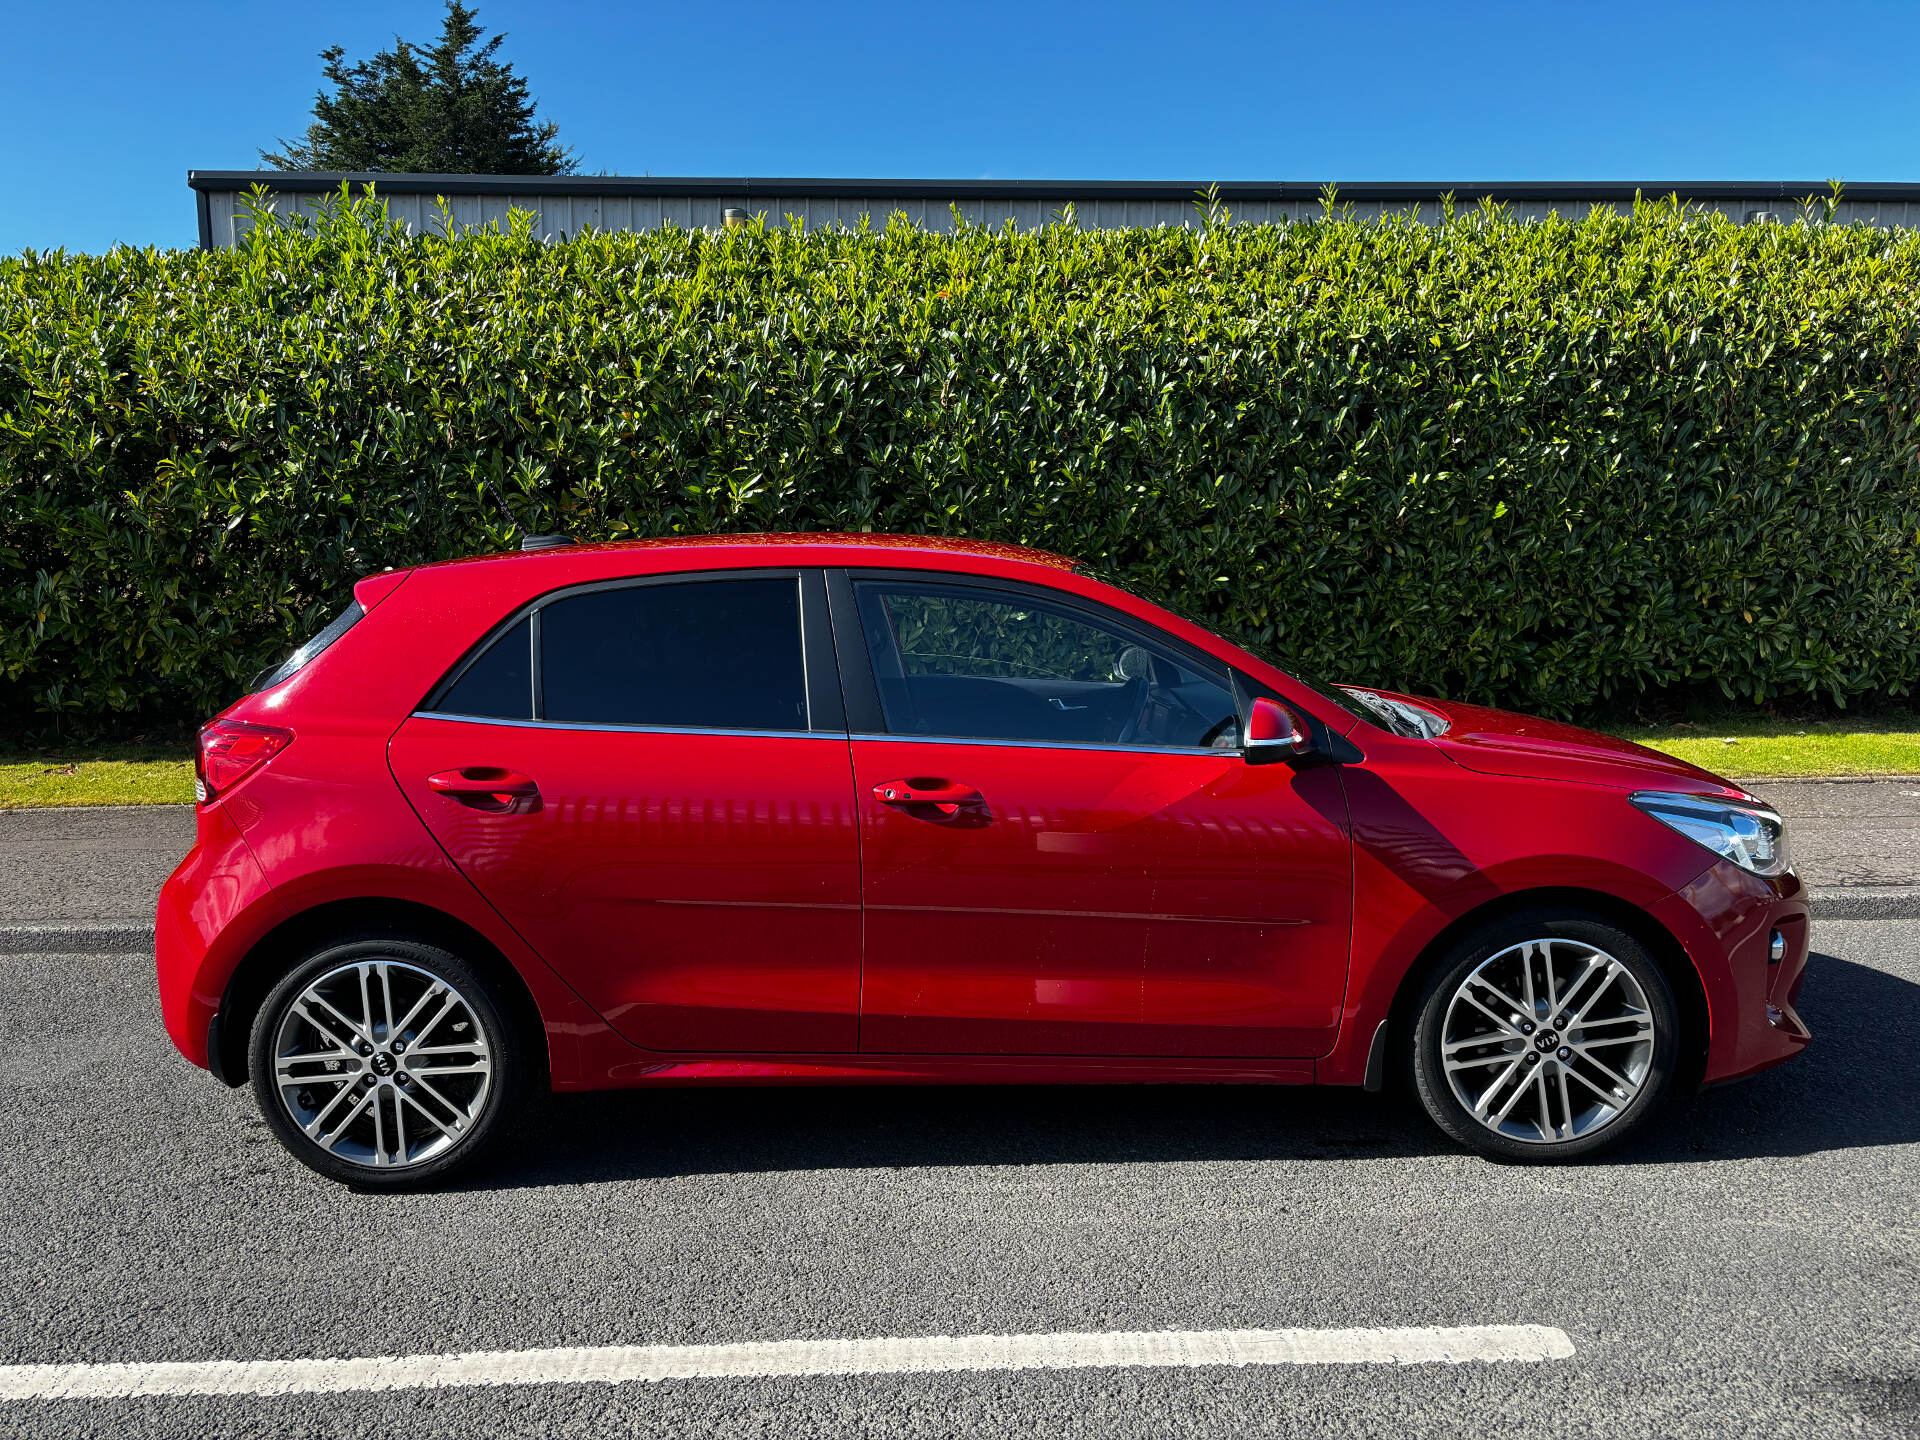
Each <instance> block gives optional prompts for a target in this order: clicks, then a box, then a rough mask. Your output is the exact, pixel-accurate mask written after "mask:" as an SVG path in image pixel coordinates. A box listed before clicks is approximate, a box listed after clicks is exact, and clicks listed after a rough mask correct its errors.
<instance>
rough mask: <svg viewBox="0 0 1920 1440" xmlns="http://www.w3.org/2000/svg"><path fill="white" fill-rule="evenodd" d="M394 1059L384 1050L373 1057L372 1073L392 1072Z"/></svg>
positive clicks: (383, 1073)
mask: <svg viewBox="0 0 1920 1440" xmlns="http://www.w3.org/2000/svg"><path fill="white" fill-rule="evenodd" d="M393 1067H394V1059H393V1056H391V1055H389V1054H387V1053H386V1052H385V1051H384V1050H383V1051H381V1052H380V1053H379V1054H378V1055H376V1056H374V1057H373V1073H374V1074H376V1075H391V1074H393Z"/></svg>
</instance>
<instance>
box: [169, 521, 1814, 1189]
mask: <svg viewBox="0 0 1920 1440" xmlns="http://www.w3.org/2000/svg"><path fill="white" fill-rule="evenodd" d="M530 543H531V542H530ZM199 780H200V784H199V835H198V843H197V844H196V845H195V846H194V848H193V850H192V852H191V853H190V854H189V855H188V856H187V858H186V859H185V861H183V862H182V863H181V865H180V868H179V869H178V870H177V871H175V873H174V875H173V877H172V878H171V879H170V880H168V882H167V884H166V887H165V889H164V890H163V891H162V893H161V896H160V906H159V922H158V934H157V943H158V968H159V983H160V996H161V1002H162V1007H163V1010H164V1014H165V1019H166V1025H167V1029H168V1032H169V1033H170V1034H171V1035H172V1037H173V1040H174V1042H175V1044H177V1045H178V1046H179V1048H180V1049H181V1051H182V1052H184V1053H185V1054H186V1056H187V1058H188V1059H190V1060H192V1061H193V1062H194V1063H196V1064H199V1065H204V1066H206V1067H207V1068H208V1069H210V1070H211V1071H212V1072H213V1073H214V1075H215V1076H217V1077H219V1078H220V1079H222V1080H224V1081H225V1082H226V1083H228V1084H230V1085H238V1084H241V1083H243V1082H246V1081H251V1083H252V1086H253V1089H254V1091H255V1094H256V1095H257V1097H258V1099H259V1103H260V1107H261V1109H262V1110H263V1111H264V1112H265V1115H266V1118H267V1120H268V1122H269V1123H270V1124H271V1126H272V1127H273V1129H274V1130H275V1131H276V1132H277V1134H278V1135H279V1136H280V1138H281V1139H282V1140H283V1141H284V1142H285V1143H286V1145H287V1148H288V1149H290V1150H291V1151H292V1152H293V1153H294V1154H295V1155H296V1156H298V1157H299V1158H300V1159H301V1160H303V1161H305V1162H306V1163H307V1164H308V1165H310V1166H312V1167H313V1168H314V1169H316V1170H318V1171H320V1172H322V1173H323V1174H326V1175H330V1176H333V1177H336V1178H338V1179H341V1180H345V1181H350V1182H353V1183H356V1184H359V1185H365V1186H399V1185H406V1184H417V1183H420V1182H422V1181H425V1180H428V1179H430V1178H432V1177H434V1176H438V1175H441V1174H443V1173H445V1172H446V1171H447V1170H448V1169H449V1168H451V1167H453V1166H455V1165H458V1164H461V1163H462V1162H464V1161H467V1160H470V1159H472V1158H473V1157H474V1156H475V1155H476V1154H478V1153H479V1152H480V1151H481V1150H482V1149H483V1148H484V1147H485V1146H486V1145H487V1144H488V1142H489V1141H490V1140H492V1139H494V1138H495V1137H497V1136H498V1135H500V1134H501V1133H502V1131H503V1128H504V1127H505V1125H506V1121H507V1119H508V1117H509V1115H510V1113H511V1112H512V1110H513V1108H514V1106H515V1104H516V1102H518V1101H520V1100H521V1099H523V1098H524V1097H526V1096H527V1095H528V1094H529V1093H530V1092H537V1091H539V1090H540V1089H542V1088H546V1087H550V1088H551V1089H553V1090H557V1091H575V1090H591V1089H597V1088H604V1087H612V1086H647V1085H685V1084H712V1085H769V1084H772V1085H778V1084H793V1083H815V1082H827V1083H833V1084H858V1083H879V1084H898V1083H914V1082H934V1083H983V1082H992V1083H1010V1082H1011V1083H1070V1084H1088V1083H1102V1084H1104V1083H1123V1082H1154V1083H1164V1082H1184V1083H1233V1084H1241V1083H1261V1084H1286V1085H1305V1084H1323V1085H1358V1086H1365V1087H1366V1088H1368V1089H1377V1088H1379V1087H1380V1086H1381V1085H1382V1083H1383V1081H1385V1080H1388V1079H1389V1078H1394V1077H1403V1078H1404V1079H1405V1080H1406V1081H1407V1082H1408V1083H1410V1084H1411V1086H1412V1087H1413V1089H1414V1090H1415V1092H1416V1093H1417V1094H1418V1096H1419V1098H1420V1100H1421V1102H1422V1104H1423V1105H1424V1106H1425V1108H1426V1110H1427V1112H1428V1113H1429V1114H1430V1115H1431V1116H1432V1117H1433V1120H1434V1121H1435V1123H1436V1124H1438V1125H1439V1127H1440V1128H1441V1129H1442V1130H1444V1131H1445V1132H1446V1133H1447V1134H1448V1135H1450V1136H1452V1137H1453V1138H1454V1139H1455V1140H1456V1141H1458V1142H1460V1143H1462V1144H1464V1145H1467V1146H1470V1147H1473V1148H1474V1149H1477V1150H1481V1151H1484V1152H1486V1153H1489V1154H1493V1155H1499V1156H1505V1157H1509V1158H1513V1159H1521V1160H1555V1159H1562V1158H1568V1157H1573V1156H1578V1155H1585V1154H1588V1153H1590V1152H1592V1151H1593V1150H1595V1149H1597V1148H1598V1147H1600V1146H1602V1145H1605V1144H1608V1143H1609V1142H1611V1141H1615V1140H1618V1139H1620V1138H1621V1137H1622V1136H1624V1135H1626V1134H1627V1133H1628V1132H1629V1131H1631V1130H1633V1129H1634V1128H1635V1127H1636V1126H1638V1125H1639V1124H1640V1123H1641V1122H1642V1121H1643V1120H1645V1119H1646V1118H1647V1116H1648V1115H1649V1114H1651V1113H1652V1112H1653V1111H1654V1110H1655V1109H1656V1108H1657V1107H1658V1105H1659V1103H1660V1101H1661V1100H1662V1099H1663V1097H1665V1096H1666V1095H1667V1094H1668V1093H1670V1092H1672V1091H1674V1090H1675V1089H1676V1088H1678V1087H1685V1086H1691V1085H1695V1084H1698V1083H1701V1082H1713V1081H1720V1080H1730V1079H1733V1078H1735V1077H1737V1076H1741V1075H1745V1074H1748V1073H1750V1072H1752V1071H1755V1070H1759V1069H1762V1068H1764V1067H1766V1066H1769V1065H1773V1064H1776V1063H1777V1062H1779V1061H1781V1060H1784V1059H1786V1058H1787V1057H1788V1056H1790V1055H1792V1054H1794V1053H1795V1052H1796V1051H1798V1050H1799V1049H1800V1048H1801V1047H1802V1046H1804V1045H1805V1044H1806V1043H1807V1038H1808V1034H1807V1030H1806V1028H1805V1026H1803V1025H1802V1024H1801V1022H1800V1019H1799V1017H1798V1015H1797V1014H1796V1013H1795V1010H1794V1001H1795V996H1796V994H1797V992H1798V990H1799V986H1800V981H1801V975H1802V971H1803V969H1804V967H1805V964H1806V956H1807V908H1806V904H1805V901H1804V897H1803V895H1802V893H1801V887H1800V883H1799V881H1798V880H1797V879H1796V878H1795V876H1794V874H1793V871H1792V870H1791V869H1790V868H1789V862H1788V857H1787V851H1786V846H1785V836H1784V834H1783V831H1782V827H1781V823H1780V820H1779V817H1778V816H1777V815H1775V814H1774V813H1773V812H1772V811H1770V810H1769V809H1768V808H1767V807H1766V806H1765V805H1764V804H1762V803H1761V802H1760V801H1758V800H1757V799H1755V798H1754V797H1753V796H1752V795H1749V794H1746V793H1745V792H1743V791H1742V790H1740V789H1739V788H1737V787H1736V786H1733V785H1730V784H1728V783H1726V782H1725V781H1722V780H1719V779H1716V778H1715V777H1713V776H1712V775H1709V774H1707V773H1705V772H1704V771H1701V770H1697V769H1695V768H1693V767H1692V766H1690V765H1685V764H1682V763H1681V762H1680V761H1678V760H1674V759H1670V758H1669V757H1667V756H1664V755H1660V754H1657V753H1655V752H1653V751H1650V750H1645V749H1642V748H1640V747H1638V746H1635V745H1630V744H1627V743H1625V742H1623V741H1618V740H1613V739H1609V738H1607V737H1605V736H1602V735H1596V734H1591V733H1588V732H1586V731H1582V730H1576V729H1572V728H1570V727H1568V726H1565V725H1559V724H1554V723H1550V722H1546V721H1541V720H1533V719H1527V718H1524V717H1522V716H1518V715H1511V714H1505V713H1502V712H1499V711H1494V710H1485V709H1478V708H1476V707H1473V706H1470V705H1459V704H1453V703H1449V702H1443V701H1437V700H1418V699H1411V698H1409V697H1407V696H1403V695H1391V694H1384V693H1381V692H1379V691H1374V690H1368V689H1361V688H1352V687H1343V688H1330V687H1327V686H1324V685H1319V684H1315V683H1312V682H1310V681H1308V680H1307V679H1306V678H1305V677H1303V676H1300V675H1296V674H1289V673H1287V672H1286V671H1285V670H1283V669H1280V668H1277V667H1276V665H1275V664H1274V663H1272V662H1270V661H1269V660H1267V659H1264V658H1262V657H1261V656H1259V655H1256V654H1253V653H1250V652H1249V651H1247V650H1244V649H1241V648H1239V647H1238V646H1236V645H1233V644H1230V643H1228V642H1227V641H1225V640H1223V639H1221V638H1220V637H1218V636H1216V635H1213V634H1211V633H1209V632H1208V631H1206V630H1204V629H1202V628H1200V627H1198V626H1195V625H1193V624H1190V623H1188V622H1187V621H1185V620H1182V619H1180V618H1178V617H1177V616H1175V615H1173V614H1170V613H1169V612H1167V611H1166V610H1163V609H1161V608H1159V607H1157V606H1155V605H1153V604H1150V603H1148V602H1147V601H1145V600H1142V599H1140V598H1138V597H1137V596H1135V595H1133V594H1130V593H1128V592H1127V591H1125V590H1122V589H1118V588H1115V587H1114V586H1113V585H1111V584H1106V583H1102V582H1101V581H1100V580H1098V579H1096V578H1094V577H1093V576H1091V575H1089V574H1087V573H1086V572H1085V571H1084V570H1083V569H1082V568H1081V567H1079V566H1077V565H1076V564H1074V563H1073V562H1071V561H1068V560H1064V559H1061V558H1059V557H1057V556H1053V555H1047V554H1043V553H1040V552H1037V551H1031V550H1022V549H1018V548H1014V547H1010V546H1004V545H993V544H974V543H964V542H955V541H944V540H930V539H912V538H890V537H884V536H820V535H814V536H806V535H798V536H736V537H716V538H712V539H703V540H684V541H680V540H676V541H646V542H640V543H629V544H610V545H570V544H565V543H564V542H559V543H553V544H550V545H546V546H543V547H541V548H539V549H537V550H532V551H529V552H526V553H515V554H508V555H490V556H483V557H479V558H475V559H471V560H461V561H455V562H451V563H447V564H439V565H428V566H424V567H421V568H419V569H414V570H395V571H387V572H385V573H383V574H378V575H372V576H369V577H368V578H366V579H364V580H362V581H360V582H359V584H358V585H357V586H355V588H354V599H353V603H352V604H351V605H349V606H348V607H347V609H346V610H345V612H344V613H342V614H341V615H340V616H339V618H338V619H336V620H335V621H334V622H333V623H332V624H330V625H328V626H327V627H326V629H324V630H323V631H321V632H320V633H319V634H318V635H316V636H315V637H314V638H313V639H312V640H310V641H308V642H307V643H306V644H305V645H303V646H301V647H300V649H299V650H297V651H296V652H295V653H294V654H293V655H292V656H291V657H290V658H289V659H288V660H287V661H286V663H284V664H283V665H281V666H280V667H279V668H278V669H276V670H274V671H272V672H271V673H270V674H268V675H266V676H265V677H263V678H262V679H261V681H260V682H259V684H258V687H257V688H256V689H255V690H254V692H253V693H252V694H250V695H248V696H247V697H246V698H244V699H243V700H241V701H239V702H238V703H237V704H235V705H233V706H232V707H231V708H229V709H228V710H227V711H226V712H225V713H223V714H222V715H221V716H220V717H219V718H218V719H216V720H214V721H213V722H211V723H210V724H208V725H207V726H206V727H205V729H204V730H203V731H202V732H201V736H200V747H199Z"/></svg>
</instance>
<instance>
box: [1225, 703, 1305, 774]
mask: <svg viewBox="0 0 1920 1440" xmlns="http://www.w3.org/2000/svg"><path fill="white" fill-rule="evenodd" d="M1312 748H1313V740H1312V738H1311V737H1310V736H1309V735H1308V733H1307V727H1306V723H1305V722H1304V721H1302V720H1301V718H1300V717H1299V716H1298V715H1296V714H1294V713H1293V711H1291V710H1289V709H1288V708H1287V707H1286V706H1284V705H1282V704H1281V703H1280V702H1279V701H1278V700H1270V699H1268V698H1267V697H1266V696H1265V695H1256V696H1254V697H1253V704H1252V705H1251V706H1250V707H1249V708H1248V710H1247V738H1246V743H1245V745H1244V746H1243V747H1242V753H1243V754H1244V755H1245V756H1246V761H1247V764H1249V765H1273V764H1278V763H1280V762H1282V761H1287V760H1298V759H1299V758H1300V757H1301V756H1302V755H1305V754H1306V753H1307V752H1308V751H1310V750H1311V749H1312Z"/></svg>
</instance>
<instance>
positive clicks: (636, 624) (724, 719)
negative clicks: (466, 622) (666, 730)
mask: <svg viewBox="0 0 1920 1440" xmlns="http://www.w3.org/2000/svg"><path fill="white" fill-rule="evenodd" d="M540 692H541V701H542V703H541V709H540V718H541V719H543V720H551V721H561V722H572V723H575V724H599V725H667V726H684V727H689V728H699V729H714V730H804V729H806V727H807V687H806V679H805V673H804V668H803V664H802V652H801V644H800V589H799V583H798V582H797V581H796V580H793V579H790V578H789V579H753V580H697V581H689V582H687V583H684V584H668V585H636V586H629V587H625V588H621V589H617V590H595V591H589V592H588V593H586V594H584V595H570V596H567V597H566V598H565V599H561V600H555V601H553V602H551V603H550V604H547V605H545V606H543V607H541V610H540Z"/></svg>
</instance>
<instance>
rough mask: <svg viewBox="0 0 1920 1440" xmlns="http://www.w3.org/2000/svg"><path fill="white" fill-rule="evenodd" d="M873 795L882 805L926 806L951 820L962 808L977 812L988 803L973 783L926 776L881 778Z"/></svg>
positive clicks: (914, 807)
mask: <svg viewBox="0 0 1920 1440" xmlns="http://www.w3.org/2000/svg"><path fill="white" fill-rule="evenodd" d="M873 798H874V799H876V800H878V801H879V802H880V803H881V804H882V805H899V806H904V807H906V808H908V809H916V808H919V807H921V806H925V807H928V808H930V809H932V810H933V811H934V812H935V815H937V816H939V817H940V818H942V819H949V820H950V819H952V818H953V817H954V816H956V815H959V814H960V813H962V812H963V811H967V810H971V811H974V812H978V811H980V810H981V809H984V808H985V806H986V803H987V799H986V796H984V795H982V794H981V793H980V792H979V791H978V790H976V789H974V788H973V786H971V785H962V784H961V783H960V782H959V781H957V780H935V779H928V778H925V777H923V776H915V777H914V778H913V779H911V780H882V781H881V782H880V783H879V784H878V785H876V786H874V787H873ZM923 813H924V812H923ZM928 818H933V817H932V816H929V817H928Z"/></svg>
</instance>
